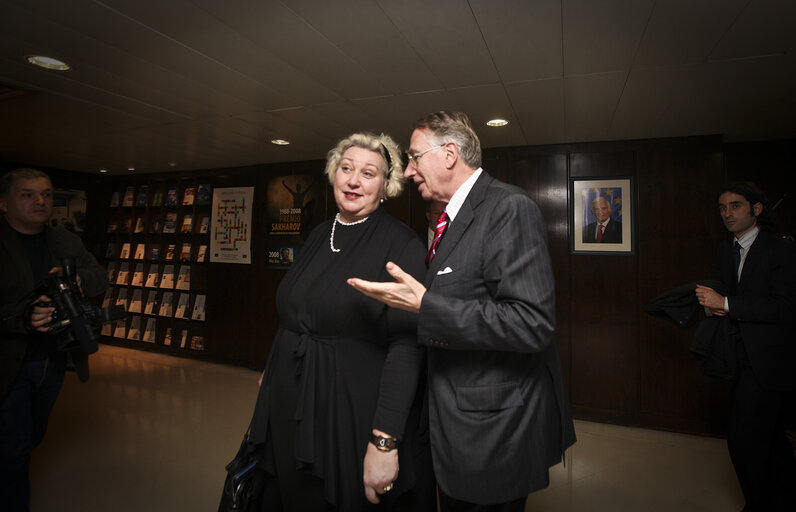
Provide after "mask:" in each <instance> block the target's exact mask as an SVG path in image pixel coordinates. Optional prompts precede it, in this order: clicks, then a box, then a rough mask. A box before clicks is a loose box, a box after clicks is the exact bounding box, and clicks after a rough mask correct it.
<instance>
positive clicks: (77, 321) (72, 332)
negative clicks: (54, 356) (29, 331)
mask: <svg viewBox="0 0 796 512" xmlns="http://www.w3.org/2000/svg"><path fill="white" fill-rule="evenodd" d="M63 265H64V266H63V270H64V277H63V278H62V277H60V276H58V274H50V275H48V276H47V278H46V279H44V280H43V281H42V282H40V283H39V284H38V285H37V286H36V290H35V292H34V294H35V296H36V297H40V296H42V295H45V296H47V297H48V298H49V299H50V300H51V302H40V303H38V304H36V305H37V306H40V307H51V308H55V311H53V315H52V316H53V319H52V321H51V322H50V323H48V324H47V325H46V326H45V327H49V328H50V333H52V334H61V333H63V334H62V335H61V336H59V339H58V341H57V344H58V350H61V351H66V350H71V349H73V348H76V347H80V348H82V349H83V351H84V352H86V353H87V354H93V353H94V352H96V351H97V349H98V348H99V347H97V338H99V331H100V327H101V326H102V324H105V323H108V322H111V321H113V320H119V319H121V318H124V307H123V306H111V307H107V308H102V309H100V308H95V307H94V306H92V305H91V304H90V303H89V302H88V300H87V299H86V297H85V296H84V295H83V292H82V291H81V290H80V287H79V286H78V285H77V273H76V271H75V262H74V260H73V259H71V258H64V260H63Z"/></svg>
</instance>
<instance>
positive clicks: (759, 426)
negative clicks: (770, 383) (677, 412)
mask: <svg viewBox="0 0 796 512" xmlns="http://www.w3.org/2000/svg"><path fill="white" fill-rule="evenodd" d="M792 400H793V396H792V394H789V393H787V392H783V391H771V390H766V389H763V388H762V387H760V385H759V384H758V382H757V379H756V378H755V376H754V373H753V371H752V368H751V367H749V366H748V365H743V366H742V367H741V369H740V374H739V376H738V380H736V381H735V383H734V385H733V395H732V409H731V412H730V422H729V428H728V432H727V445H728V447H729V450H730V458H731V459H732V464H733V466H734V468H735V473H736V475H737V476H738V481H739V483H740V484H741V489H742V490H743V494H744V498H746V508H745V509H744V510H745V511H748V512H753V511H766V512H771V511H792V510H796V459H794V455H793V448H792V447H791V445H790V443H789V442H788V438H787V435H786V433H785V430H786V429H785V420H786V415H787V412H788V408H789V406H791V405H792Z"/></svg>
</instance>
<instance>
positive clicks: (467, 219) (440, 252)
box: [425, 171, 493, 288]
mask: <svg viewBox="0 0 796 512" xmlns="http://www.w3.org/2000/svg"><path fill="white" fill-rule="evenodd" d="M492 180H493V178H492V177H491V176H489V175H488V174H487V173H486V172H485V171H481V175H480V176H479V177H478V179H477V180H476V182H475V184H474V185H473V188H472V189H470V193H469V194H467V198H466V199H465V200H464V203H463V204H462V207H461V209H459V213H457V214H456V219H454V220H453V222H451V224H450V226H449V227H448V231H447V232H446V233H445V235H443V237H442V241H441V242H440V245H439V248H438V249H437V254H436V256H434V259H433V260H432V261H431V265H429V267H428V272H426V279H425V286H426V288H428V287H429V286H430V285H431V282H432V281H433V280H434V277H435V276H436V275H437V272H438V271H439V270H440V269H441V268H444V266H443V265H444V263H445V260H447V259H448V256H450V255H451V254H452V253H453V251H454V250H456V247H457V245H459V241H460V240H461V238H462V236H463V235H464V233H465V231H467V228H469V227H470V224H472V223H473V220H474V219H475V210H476V208H478V206H479V205H480V204H481V203H482V202H483V200H484V196H485V194H486V189H487V187H488V186H489V184H490V183H491V182H492Z"/></svg>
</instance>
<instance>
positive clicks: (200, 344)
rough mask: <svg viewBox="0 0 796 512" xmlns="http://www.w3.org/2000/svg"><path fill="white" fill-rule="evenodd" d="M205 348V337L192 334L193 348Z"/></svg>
mask: <svg viewBox="0 0 796 512" xmlns="http://www.w3.org/2000/svg"><path fill="white" fill-rule="evenodd" d="M204 349H205V337H204V336H198V335H193V336H191V350H204Z"/></svg>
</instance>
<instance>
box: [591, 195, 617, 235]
mask: <svg viewBox="0 0 796 512" xmlns="http://www.w3.org/2000/svg"><path fill="white" fill-rule="evenodd" d="M591 213H592V215H594V217H595V218H596V219H597V221H596V222H592V223H591V224H589V225H588V226H586V227H585V228H583V243H584V244H621V243H622V223H621V222H619V221H618V220H614V219H613V218H611V203H610V201H608V199H606V198H604V197H602V196H600V197H598V198H596V199H595V200H594V201H592V202H591Z"/></svg>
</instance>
